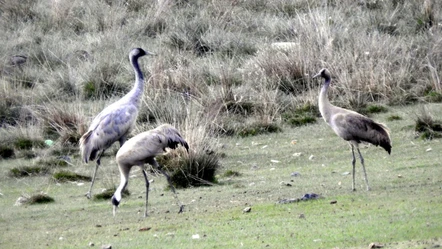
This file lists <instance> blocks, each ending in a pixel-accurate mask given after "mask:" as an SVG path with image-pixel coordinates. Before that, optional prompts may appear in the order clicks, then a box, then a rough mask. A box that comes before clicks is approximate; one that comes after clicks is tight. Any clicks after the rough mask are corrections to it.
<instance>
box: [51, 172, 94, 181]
mask: <svg viewBox="0 0 442 249" xmlns="http://www.w3.org/2000/svg"><path fill="white" fill-rule="evenodd" d="M52 178H53V179H54V180H56V181H57V182H69V181H91V180H92V178H91V177H90V176H84V175H80V174H77V173H74V172H71V171H67V170H60V171H57V172H55V173H54V174H53V175H52Z"/></svg>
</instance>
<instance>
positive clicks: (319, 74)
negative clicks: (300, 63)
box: [312, 73, 321, 79]
mask: <svg viewBox="0 0 442 249" xmlns="http://www.w3.org/2000/svg"><path fill="white" fill-rule="evenodd" d="M318 76H321V73H318V74H316V75H314V76H313V77H312V79H314V78H316V77H318Z"/></svg>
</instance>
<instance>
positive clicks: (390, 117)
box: [387, 115, 402, 121]
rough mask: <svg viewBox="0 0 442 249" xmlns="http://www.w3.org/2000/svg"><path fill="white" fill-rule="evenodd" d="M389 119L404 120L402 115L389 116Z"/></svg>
mask: <svg viewBox="0 0 442 249" xmlns="http://www.w3.org/2000/svg"><path fill="white" fill-rule="evenodd" d="M387 120H388V121H395V120H402V117H401V116H399V115H391V116H389V117H388V118H387Z"/></svg>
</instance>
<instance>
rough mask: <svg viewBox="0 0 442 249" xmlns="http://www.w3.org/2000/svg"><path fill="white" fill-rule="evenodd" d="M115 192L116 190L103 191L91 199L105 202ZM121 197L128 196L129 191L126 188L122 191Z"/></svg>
mask: <svg viewBox="0 0 442 249" xmlns="http://www.w3.org/2000/svg"><path fill="white" fill-rule="evenodd" d="M115 190H117V188H109V189H106V190H105V191H103V192H101V193H99V194H95V195H94V197H93V198H94V200H95V201H101V200H106V201H107V200H109V199H110V198H112V196H113V195H114V193H115ZM122 195H123V197H126V196H129V195H130V192H129V190H128V189H127V188H125V189H124V190H123V193H122Z"/></svg>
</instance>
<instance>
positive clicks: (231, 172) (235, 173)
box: [223, 169, 241, 177]
mask: <svg viewBox="0 0 442 249" xmlns="http://www.w3.org/2000/svg"><path fill="white" fill-rule="evenodd" d="M223 176H224V177H236V176H241V173H239V172H238V171H234V170H230V169H229V170H227V171H226V172H224V174H223Z"/></svg>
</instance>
